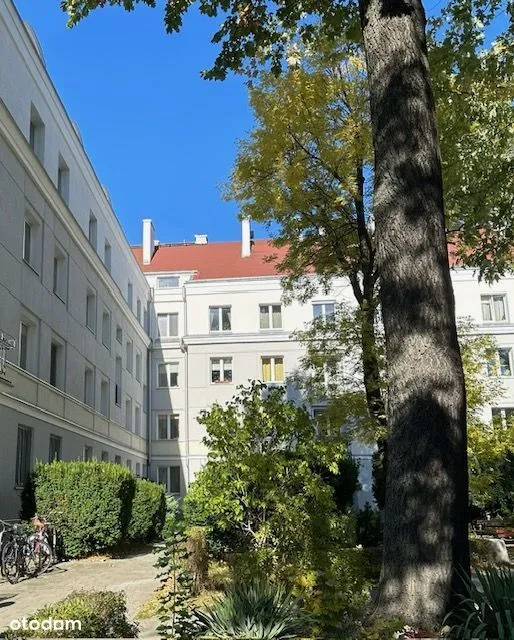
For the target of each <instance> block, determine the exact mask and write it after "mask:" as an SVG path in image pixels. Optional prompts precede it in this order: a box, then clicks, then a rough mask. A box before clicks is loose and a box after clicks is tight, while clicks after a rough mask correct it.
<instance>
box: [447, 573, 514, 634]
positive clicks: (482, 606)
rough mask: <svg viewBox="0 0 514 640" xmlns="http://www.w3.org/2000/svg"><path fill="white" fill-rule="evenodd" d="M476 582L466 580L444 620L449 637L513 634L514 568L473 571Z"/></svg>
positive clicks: (469, 579)
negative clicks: (459, 600) (458, 598)
mask: <svg viewBox="0 0 514 640" xmlns="http://www.w3.org/2000/svg"><path fill="white" fill-rule="evenodd" d="M476 578H477V581H478V584H476V583H475V582H474V581H473V580H472V579H471V578H467V580H466V593H465V594H464V595H462V596H461V602H460V603H459V605H457V607H455V608H454V609H453V611H451V612H450V613H449V614H448V616H447V617H446V619H445V623H446V624H449V625H451V626H450V630H449V632H448V637H449V638H459V639H465V638H473V639H475V638H476V639H477V640H487V639H488V638H498V639H499V640H509V639H511V638H514V571H513V570H512V569H509V568H506V567H502V568H489V569H485V570H483V571H477V572H476Z"/></svg>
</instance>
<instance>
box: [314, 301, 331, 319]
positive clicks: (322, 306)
mask: <svg viewBox="0 0 514 640" xmlns="http://www.w3.org/2000/svg"><path fill="white" fill-rule="evenodd" d="M334 311H335V305H334V303H333V302H318V303H316V304H313V305H312V313H313V316H314V318H328V317H329V316H333V315H334Z"/></svg>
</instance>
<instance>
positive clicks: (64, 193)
mask: <svg viewBox="0 0 514 640" xmlns="http://www.w3.org/2000/svg"><path fill="white" fill-rule="evenodd" d="M57 191H58V192H59V194H60V196H61V198H62V199H63V200H64V202H66V204H68V203H69V201H70V170H69V168H68V165H67V164H66V162H65V161H64V158H63V157H62V156H61V154H59V166H58V168H57Z"/></svg>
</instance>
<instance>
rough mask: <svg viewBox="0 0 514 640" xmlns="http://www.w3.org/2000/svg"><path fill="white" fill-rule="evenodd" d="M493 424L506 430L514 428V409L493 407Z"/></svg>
mask: <svg viewBox="0 0 514 640" xmlns="http://www.w3.org/2000/svg"><path fill="white" fill-rule="evenodd" d="M492 414H493V423H494V424H496V425H498V426H502V427H505V428H507V427H508V428H512V427H514V407H493V409H492Z"/></svg>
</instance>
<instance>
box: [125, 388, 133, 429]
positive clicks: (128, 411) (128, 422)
mask: <svg viewBox="0 0 514 640" xmlns="http://www.w3.org/2000/svg"><path fill="white" fill-rule="evenodd" d="M125 426H126V427H127V429H128V430H129V431H132V398H129V397H128V396H127V398H126V400H125Z"/></svg>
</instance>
